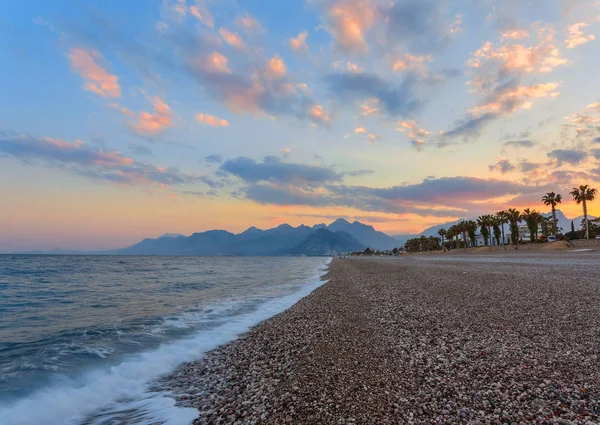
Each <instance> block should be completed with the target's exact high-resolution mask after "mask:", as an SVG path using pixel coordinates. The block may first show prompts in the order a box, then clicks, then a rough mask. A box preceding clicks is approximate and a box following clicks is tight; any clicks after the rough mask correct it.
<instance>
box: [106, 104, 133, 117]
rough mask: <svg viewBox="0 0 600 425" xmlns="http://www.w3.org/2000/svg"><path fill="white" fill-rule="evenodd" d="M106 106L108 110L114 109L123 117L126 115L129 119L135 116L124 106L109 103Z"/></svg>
mask: <svg viewBox="0 0 600 425" xmlns="http://www.w3.org/2000/svg"><path fill="white" fill-rule="evenodd" d="M108 106H109V107H110V108H113V109H116V110H117V111H119V112H121V113H122V114H123V115H128V116H130V117H134V116H135V113H134V112H133V111H130V110H129V109H127V108H126V107H124V106H121V105H119V104H118V103H111V104H109V105H108Z"/></svg>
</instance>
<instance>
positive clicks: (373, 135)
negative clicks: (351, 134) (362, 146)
mask: <svg viewBox="0 0 600 425" xmlns="http://www.w3.org/2000/svg"><path fill="white" fill-rule="evenodd" d="M380 140H381V135H379V134H376V133H371V134H369V135H368V136H367V142H369V143H370V144H373V143H375V142H378V141H380Z"/></svg>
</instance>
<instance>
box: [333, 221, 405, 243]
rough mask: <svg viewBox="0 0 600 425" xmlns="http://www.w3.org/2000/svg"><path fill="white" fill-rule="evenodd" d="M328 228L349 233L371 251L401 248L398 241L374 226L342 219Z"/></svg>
mask: <svg viewBox="0 0 600 425" xmlns="http://www.w3.org/2000/svg"><path fill="white" fill-rule="evenodd" d="M327 228H328V229H329V230H331V231H332V232H346V233H349V234H350V235H352V236H353V237H354V238H355V239H358V240H359V241H360V242H362V243H363V244H364V245H366V246H368V247H369V248H371V249H379V250H382V249H393V248H395V247H398V246H400V244H399V243H398V240H396V239H394V238H392V237H391V236H388V235H386V234H385V233H383V232H378V231H377V230H375V229H374V228H373V227H372V226H369V225H366V224H362V223H359V222H358V221H355V222H354V223H350V222H349V221H347V220H344V219H343V218H340V219H337V220H336V221H334V222H333V223H331V224H330V225H329V226H327Z"/></svg>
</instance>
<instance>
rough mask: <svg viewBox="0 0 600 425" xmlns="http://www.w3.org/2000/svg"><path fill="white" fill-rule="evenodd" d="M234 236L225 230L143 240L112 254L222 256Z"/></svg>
mask: <svg viewBox="0 0 600 425" xmlns="http://www.w3.org/2000/svg"><path fill="white" fill-rule="evenodd" d="M235 237H236V235H234V234H233V233H230V232H226V231H225V230H210V231H208V232H202V233H194V234H193V235H191V236H188V237H185V236H179V237H171V238H164V237H161V238H158V239H144V240H143V241H141V242H139V243H137V244H135V245H132V246H130V247H127V248H122V249H118V250H116V251H114V252H112V253H113V254H122V255H223V254H226V252H225V251H223V247H224V246H225V245H227V244H229V243H231V242H233V240H234V239H235Z"/></svg>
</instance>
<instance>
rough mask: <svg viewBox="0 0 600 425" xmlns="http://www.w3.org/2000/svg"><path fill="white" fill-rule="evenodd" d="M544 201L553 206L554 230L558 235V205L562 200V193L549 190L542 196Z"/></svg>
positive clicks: (545, 203)
mask: <svg viewBox="0 0 600 425" xmlns="http://www.w3.org/2000/svg"><path fill="white" fill-rule="evenodd" d="M542 202H543V203H544V205H546V206H551V207H552V232H553V234H554V235H556V234H557V233H558V222H557V221H556V206H557V205H558V204H560V203H561V202H562V195H561V194H560V193H554V192H548V193H546V194H545V195H544V196H542Z"/></svg>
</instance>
